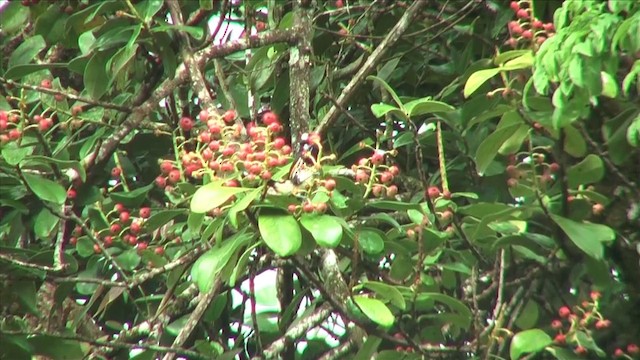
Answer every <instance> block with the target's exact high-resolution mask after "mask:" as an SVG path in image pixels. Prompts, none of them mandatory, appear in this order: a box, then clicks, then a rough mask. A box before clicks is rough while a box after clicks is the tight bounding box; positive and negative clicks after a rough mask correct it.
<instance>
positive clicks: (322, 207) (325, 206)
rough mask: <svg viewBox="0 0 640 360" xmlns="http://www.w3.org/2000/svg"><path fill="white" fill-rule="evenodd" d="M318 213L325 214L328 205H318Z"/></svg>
mask: <svg viewBox="0 0 640 360" xmlns="http://www.w3.org/2000/svg"><path fill="white" fill-rule="evenodd" d="M316 211H317V212H318V213H320V214H323V213H324V212H326V211H327V204H326V203H319V204H316Z"/></svg>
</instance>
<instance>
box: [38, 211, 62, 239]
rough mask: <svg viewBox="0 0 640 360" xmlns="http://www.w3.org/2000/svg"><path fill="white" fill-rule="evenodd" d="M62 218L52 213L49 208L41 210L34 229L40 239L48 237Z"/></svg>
mask: <svg viewBox="0 0 640 360" xmlns="http://www.w3.org/2000/svg"><path fill="white" fill-rule="evenodd" d="M59 221H60V218H59V217H57V216H56V215H54V214H52V213H51V211H49V209H47V208H43V209H42V210H40V212H39V213H38V215H37V216H36V220H35V224H34V227H33V228H34V231H35V233H36V236H37V237H39V238H40V239H47V238H48V237H49V236H50V235H51V232H52V231H53V230H54V229H55V228H56V226H58V223H59Z"/></svg>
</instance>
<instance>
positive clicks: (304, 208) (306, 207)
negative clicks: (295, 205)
mask: <svg viewBox="0 0 640 360" xmlns="http://www.w3.org/2000/svg"><path fill="white" fill-rule="evenodd" d="M313 210H315V206H313V204H312V203H310V202H307V203H305V204H304V205H302V211H304V212H306V213H311V212H313Z"/></svg>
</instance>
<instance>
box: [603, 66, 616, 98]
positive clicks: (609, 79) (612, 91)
mask: <svg viewBox="0 0 640 360" xmlns="http://www.w3.org/2000/svg"><path fill="white" fill-rule="evenodd" d="M600 78H601V80H602V93H601V95H603V96H606V97H608V98H615V97H616V96H618V82H617V81H616V79H615V78H614V77H613V76H611V74H609V73H608V72H605V71H601V72H600Z"/></svg>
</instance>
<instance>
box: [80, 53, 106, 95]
mask: <svg viewBox="0 0 640 360" xmlns="http://www.w3.org/2000/svg"><path fill="white" fill-rule="evenodd" d="M110 59H111V57H110V56H107V54H106V52H104V51H99V52H96V53H95V54H93V56H92V57H91V59H89V62H87V66H86V67H85V69H84V86H85V89H86V90H87V92H88V93H89V96H91V98H93V99H99V98H101V97H102V95H104V94H105V93H106V92H107V90H108V89H109V84H110V83H111V76H110V75H109V74H108V73H107V63H108V62H109V60H110Z"/></svg>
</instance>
